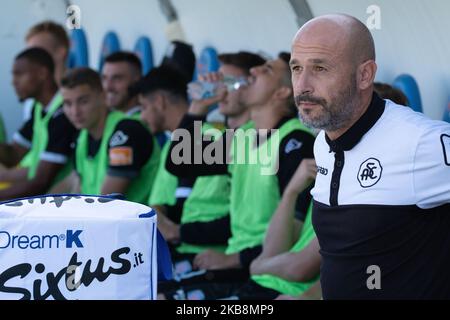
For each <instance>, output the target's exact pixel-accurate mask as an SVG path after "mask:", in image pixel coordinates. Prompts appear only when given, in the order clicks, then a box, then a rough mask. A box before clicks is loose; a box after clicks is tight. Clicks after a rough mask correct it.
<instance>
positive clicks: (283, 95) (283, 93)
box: [275, 86, 293, 100]
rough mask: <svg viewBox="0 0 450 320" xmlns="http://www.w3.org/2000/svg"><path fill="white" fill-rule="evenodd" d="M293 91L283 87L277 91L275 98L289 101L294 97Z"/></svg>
mask: <svg viewBox="0 0 450 320" xmlns="http://www.w3.org/2000/svg"><path fill="white" fill-rule="evenodd" d="M292 94H293V93H292V89H291V88H289V87H284V86H283V87H281V88H278V89H277V90H276V91H275V98H276V99H277V100H285V99H289V98H290V97H291V96H292Z"/></svg>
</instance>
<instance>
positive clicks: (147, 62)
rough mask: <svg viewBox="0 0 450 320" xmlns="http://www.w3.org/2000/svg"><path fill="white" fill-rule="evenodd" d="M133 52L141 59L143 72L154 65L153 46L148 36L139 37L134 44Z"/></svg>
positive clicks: (146, 71)
mask: <svg viewBox="0 0 450 320" xmlns="http://www.w3.org/2000/svg"><path fill="white" fill-rule="evenodd" d="M134 52H135V53H136V54H137V55H138V57H139V59H141V62H142V72H143V74H147V73H148V72H149V71H150V70H151V69H152V68H153V66H154V64H153V47H152V42H151V41H150V39H149V38H148V37H140V38H139V39H138V40H137V42H136V45H135V46H134Z"/></svg>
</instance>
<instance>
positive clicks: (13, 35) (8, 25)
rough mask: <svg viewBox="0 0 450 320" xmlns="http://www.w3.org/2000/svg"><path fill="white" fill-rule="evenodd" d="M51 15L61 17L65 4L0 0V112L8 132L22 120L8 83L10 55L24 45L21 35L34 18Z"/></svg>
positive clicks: (34, 0)
mask: <svg viewBox="0 0 450 320" xmlns="http://www.w3.org/2000/svg"><path fill="white" fill-rule="evenodd" d="M45 19H53V20H55V21H58V22H60V23H63V22H64V21H65V4H64V2H63V1H57V0H15V1H2V7H1V13H0V52H1V58H0V112H1V114H2V116H3V119H4V121H5V126H6V129H7V133H8V136H9V137H11V135H12V133H13V132H14V131H16V130H17V129H18V127H19V126H20V124H21V123H22V114H23V113H22V107H21V104H20V103H19V101H18V100H17V97H16V95H15V92H14V88H13V86H12V85H11V80H12V76H11V69H12V63H13V61H14V57H15V56H16V55H17V54H18V53H19V52H20V51H21V50H22V49H24V46H25V41H24V37H25V35H26V32H27V30H28V28H29V27H31V26H32V25H33V24H35V23H37V22H38V21H42V20H45Z"/></svg>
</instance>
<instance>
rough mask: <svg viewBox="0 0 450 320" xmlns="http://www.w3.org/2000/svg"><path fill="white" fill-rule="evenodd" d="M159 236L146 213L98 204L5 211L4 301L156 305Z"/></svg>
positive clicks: (120, 204) (34, 202)
mask: <svg viewBox="0 0 450 320" xmlns="http://www.w3.org/2000/svg"><path fill="white" fill-rule="evenodd" d="M156 238H157V229H156V215H155V213H154V211H153V210H152V209H151V208H149V207H147V206H144V205H141V204H137V203H133V202H128V201H122V200H116V199H114V198H110V197H97V196H75V195H61V196H44V197H36V198H29V199H20V200H14V201H11V202H6V203H2V204H0V299H34V300H38V299H155V298H156V290H157V262H156V260H157V252H156V251H157V245H156V241H157V240H156Z"/></svg>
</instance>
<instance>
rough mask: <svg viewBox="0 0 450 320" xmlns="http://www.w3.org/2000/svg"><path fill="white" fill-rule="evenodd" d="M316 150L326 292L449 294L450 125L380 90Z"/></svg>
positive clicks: (317, 224) (321, 138) (331, 295)
mask: <svg viewBox="0 0 450 320" xmlns="http://www.w3.org/2000/svg"><path fill="white" fill-rule="evenodd" d="M314 155H315V159H316V163H317V166H318V173H317V178H316V183H315V186H314V188H313V190H312V191H311V193H312V195H313V197H314V213H313V223H314V228H315V231H316V233H317V236H318V239H319V242H320V247H321V254H322V268H321V282H322V289H323V296H324V298H325V299H395V298H399V299H403V298H412V299H421V298H447V299H448V298H450V125H449V124H448V123H445V122H440V121H433V120H430V119H428V118H426V117H425V116H424V115H422V114H420V113H416V112H413V111H412V110H411V109H409V108H407V107H404V106H399V105H396V104H394V103H393V102H392V101H389V100H381V99H380V98H379V97H378V96H377V95H375V94H374V96H373V99H372V103H371V105H370V106H369V108H368V110H367V112H366V113H365V114H364V115H363V116H362V117H361V119H360V120H359V121H358V122H357V123H356V124H355V125H354V126H353V127H352V128H350V129H349V130H348V131H347V132H346V133H345V134H344V135H343V136H341V137H339V138H338V139H337V140H334V141H331V140H330V139H329V138H328V137H327V135H326V134H325V132H323V131H322V132H321V133H320V134H319V135H318V137H317V139H316V142H315V146H314ZM374 277H375V278H374Z"/></svg>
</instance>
